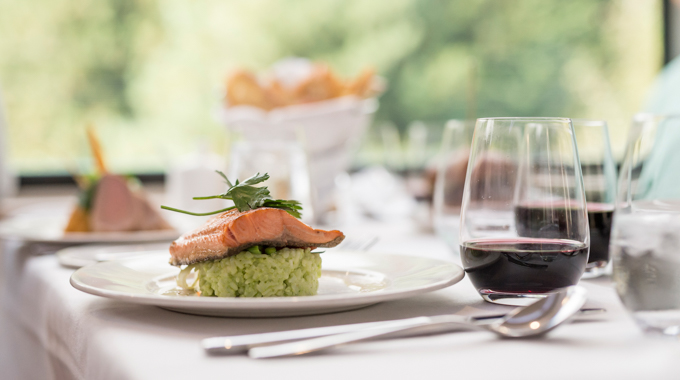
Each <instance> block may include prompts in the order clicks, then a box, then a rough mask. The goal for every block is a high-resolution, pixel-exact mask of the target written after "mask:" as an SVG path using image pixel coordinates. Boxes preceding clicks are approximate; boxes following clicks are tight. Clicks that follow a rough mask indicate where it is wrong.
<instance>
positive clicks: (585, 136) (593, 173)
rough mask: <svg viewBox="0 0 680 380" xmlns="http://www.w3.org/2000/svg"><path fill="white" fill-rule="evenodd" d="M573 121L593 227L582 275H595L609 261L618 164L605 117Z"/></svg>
mask: <svg viewBox="0 0 680 380" xmlns="http://www.w3.org/2000/svg"><path fill="white" fill-rule="evenodd" d="M572 123H573V124H574V133H575V134H576V144H577V145H578V153H579V159H580V161H581V172H582V173H583V187H584V189H585V192H586V202H587V203H586V205H587V206H586V207H587V209H588V224H589V227H590V255H589V256H588V265H587V266H586V273H585V274H584V276H583V277H584V278H593V277H597V276H600V275H602V274H603V273H604V271H605V267H606V266H607V264H608V263H609V238H610V234H611V227H612V218H613V215H614V202H615V198H616V166H615V165H614V159H613V157H612V151H611V146H610V144H609V131H608V129H607V122H606V121H604V120H582V119H573V120H572Z"/></svg>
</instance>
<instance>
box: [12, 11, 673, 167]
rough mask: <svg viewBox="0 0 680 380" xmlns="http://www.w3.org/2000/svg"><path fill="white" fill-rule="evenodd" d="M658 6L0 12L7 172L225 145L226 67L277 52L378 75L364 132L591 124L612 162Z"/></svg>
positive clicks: (152, 162)
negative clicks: (369, 127) (90, 139)
mask: <svg viewBox="0 0 680 380" xmlns="http://www.w3.org/2000/svg"><path fill="white" fill-rule="evenodd" d="M662 8H663V4H662V2H661V1H652V0H649V1H639V0H611V1H606V0H597V1H595V0H572V1H560V0H472V1H471V0H447V1H430V0H372V1H361V0H328V1H316V0H298V1H275V0H254V1H235V0H232V1H225V0H199V1H176V0H164V1H160V0H97V1H95V0H79V1H75V0H54V1H48V0H4V1H3V2H2V3H1V4H0V35H2V36H3V38H1V39H0V57H2V59H1V60H0V88H1V89H2V92H3V96H4V101H5V106H6V110H7V118H8V123H9V131H8V135H9V136H8V137H9V141H10V144H9V157H10V162H11V165H13V166H14V168H15V169H16V170H17V171H18V172H19V173H21V174H23V175H40V174H58V173H62V174H67V173H68V171H74V170H78V167H80V166H82V165H84V164H83V163H85V162H88V161H87V157H88V148H87V145H86V142H85V135H84V127H85V125H86V124H88V123H93V124H95V125H96V126H97V128H98V131H99V133H100V135H101V137H102V139H103V140H104V141H105V151H106V153H107V156H108V159H109V160H110V162H111V166H113V167H114V169H115V170H119V171H124V172H136V173H144V172H160V171H162V170H163V169H164V168H165V166H166V164H167V162H168V158H169V157H172V156H176V155H178V154H183V153H188V152H191V151H193V150H194V149H196V147H197V146H198V145H199V144H200V143H201V141H205V142H208V143H209V144H210V145H211V147H212V148H213V149H214V150H216V151H218V152H219V151H222V150H223V149H224V146H225V145H226V143H227V141H226V137H225V133H224V128H223V126H221V125H220V124H219V123H218V122H217V121H216V120H215V118H214V114H215V110H216V109H217V107H219V105H220V96H221V95H220V93H221V91H222V84H223V81H224V78H225V76H226V74H227V73H228V72H229V70H231V69H234V68H237V67H246V68H251V69H255V70H263V69H266V68H267V67H268V66H269V65H270V64H272V63H273V62H275V61H276V60H278V59H280V58H283V57H287V56H303V57H309V58H312V59H314V60H321V61H325V62H327V63H329V64H330V65H331V66H333V67H334V68H335V69H336V70H338V71H339V72H341V73H344V74H346V75H348V76H349V75H354V74H356V73H358V72H359V71H360V70H361V69H362V68H364V67H366V66H373V67H374V68H375V69H376V70H377V71H378V72H379V73H380V74H381V75H382V76H384V77H385V78H386V79H387V82H388V84H389V88H388V90H387V92H386V93H385V94H384V95H383V96H382V97H381V99H380V102H381V106H380V109H379V111H378V113H377V115H376V124H380V123H382V122H391V123H393V124H394V125H396V126H397V127H398V128H399V129H401V130H402V131H403V130H404V129H405V128H406V126H407V125H408V124H410V123H411V122H413V121H414V120H421V121H423V122H426V123H428V125H435V126H436V125H439V126H441V125H443V122H444V121H445V120H446V119H450V118H458V119H462V118H466V117H467V118H471V117H480V116H569V117H583V118H598V119H601V118H603V119H607V120H609V122H610V128H611V135H612V136H611V137H612V143H613V145H614V151H615V153H616V154H617V155H620V154H621V151H622V149H623V144H624V143H625V138H626V132H627V130H628V126H629V122H630V118H631V116H632V115H633V114H634V113H635V112H636V111H638V110H639V109H640V108H641V106H642V104H643V103H644V100H645V96H646V94H647V91H648V88H649V86H650V84H651V83H652V81H653V79H654V77H655V75H656V73H657V72H658V70H659V69H660V67H661V65H662V60H663V41H662V37H663V32H662V20H663V17H662Z"/></svg>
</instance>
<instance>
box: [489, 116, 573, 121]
mask: <svg viewBox="0 0 680 380" xmlns="http://www.w3.org/2000/svg"><path fill="white" fill-rule="evenodd" d="M492 120H493V121H495V120H510V121H558V122H571V119H570V118H568V117H545V116H541V117H524V116H512V117H480V118H479V119H477V121H492Z"/></svg>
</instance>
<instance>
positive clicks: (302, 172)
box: [228, 141, 314, 223]
mask: <svg viewBox="0 0 680 380" xmlns="http://www.w3.org/2000/svg"><path fill="white" fill-rule="evenodd" d="M255 173H262V174H264V173H268V174H269V180H267V182H266V183H265V185H266V186H267V187H268V188H269V191H270V192H271V196H272V198H274V199H294V200H297V201H298V202H300V203H301V204H302V208H303V212H302V220H303V221H304V222H306V223H311V222H313V221H314V210H313V206H312V200H311V186H310V179H309V170H308V165H307V157H306V155H305V152H304V150H303V149H302V148H301V147H300V146H299V145H297V144H295V143H291V142H288V141H283V142H275V141H254V142H251V141H240V142H236V143H234V144H233V145H232V147H231V155H230V164H229V173H228V174H229V178H230V179H231V180H232V181H233V180H235V179H237V178H238V179H240V180H244V179H246V178H248V177H250V176H252V175H254V174H255Z"/></svg>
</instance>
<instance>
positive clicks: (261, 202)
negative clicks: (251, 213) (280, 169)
mask: <svg viewBox="0 0 680 380" xmlns="http://www.w3.org/2000/svg"><path fill="white" fill-rule="evenodd" d="M216 172H217V174H219V175H220V176H222V178H224V181H225V182H226V183H227V185H229V189H228V190H227V191H226V192H224V193H222V194H219V195H209V196H206V197H194V198H193V199H195V200H204V199H227V200H230V201H233V202H234V205H233V206H231V207H227V208H224V209H221V210H217V211H212V212H205V213H196V212H190V211H185V210H180V209H176V208H173V207H168V206H161V208H162V209H164V210H169V211H175V212H181V213H183V214H189V215H195V216H206V215H214V214H219V213H221V212H225V211H229V210H232V209H234V208H236V209H238V210H239V211H241V212H243V211H248V210H253V209H256V208H259V207H272V208H278V209H281V210H285V211H286V212H288V213H289V214H291V215H293V216H294V217H296V218H298V219H299V218H300V217H301V216H302V215H301V211H302V205H301V204H300V202H298V201H292V200H290V201H288V200H283V199H272V197H271V194H270V193H269V189H267V187H266V186H262V187H255V186H253V185H256V184H258V183H260V182H264V181H266V180H268V179H269V174H267V173H264V174H263V175H260V173H257V174H255V175H254V176H252V177H250V178H248V179H246V180H245V181H243V182H239V181H238V179H237V180H236V182H234V183H233V184H232V183H231V181H229V178H227V176H226V175H224V173H222V172H221V171H219V170H216Z"/></svg>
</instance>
